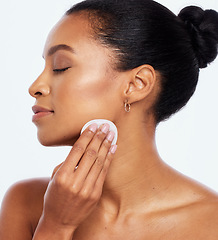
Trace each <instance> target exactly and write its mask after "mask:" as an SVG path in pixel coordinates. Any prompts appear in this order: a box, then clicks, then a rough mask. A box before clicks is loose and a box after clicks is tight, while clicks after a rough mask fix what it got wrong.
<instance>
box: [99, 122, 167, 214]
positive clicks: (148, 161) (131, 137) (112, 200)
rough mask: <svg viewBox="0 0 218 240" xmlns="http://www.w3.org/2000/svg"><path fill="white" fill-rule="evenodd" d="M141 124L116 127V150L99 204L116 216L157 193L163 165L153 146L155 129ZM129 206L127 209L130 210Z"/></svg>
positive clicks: (126, 123)
mask: <svg viewBox="0 0 218 240" xmlns="http://www.w3.org/2000/svg"><path fill="white" fill-rule="evenodd" d="M144 125H145V124H144V123H143V122H141V123H139V122H138V123H137V125H136V124H134V125H133V124H132V123H131V121H129V122H128V120H127V119H126V120H125V124H117V126H118V134H119V135H118V143H117V144H118V149H117V152H116V154H115V158H114V159H113V162H112V163H111V166H110V169H109V172H108V174H107V178H106V180H105V184H104V188H103V193H102V198H101V199H102V200H101V202H100V205H101V206H102V207H104V205H105V208H106V207H107V209H109V208H110V207H111V212H112V211H114V212H116V214H118V212H120V211H126V210H127V209H132V208H134V207H135V208H137V207H139V206H140V207H141V205H142V204H143V205H145V202H146V201H147V202H149V201H150V199H153V197H154V195H156V194H157V191H158V189H159V188H160V182H161V181H162V180H161V178H162V179H163V177H162V175H163V172H164V171H162V169H163V168H165V165H164V163H163V162H162V160H161V159H160V157H159V154H158V152H157V149H156V144H155V127H154V126H152V124H151V125H150V126H149V125H146V127H145V126H144ZM130 206H131V208H130Z"/></svg>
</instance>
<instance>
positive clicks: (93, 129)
mask: <svg viewBox="0 0 218 240" xmlns="http://www.w3.org/2000/svg"><path fill="white" fill-rule="evenodd" d="M97 129H98V125H97V124H96V123H92V124H91V125H89V130H90V131H92V132H96V130H97Z"/></svg>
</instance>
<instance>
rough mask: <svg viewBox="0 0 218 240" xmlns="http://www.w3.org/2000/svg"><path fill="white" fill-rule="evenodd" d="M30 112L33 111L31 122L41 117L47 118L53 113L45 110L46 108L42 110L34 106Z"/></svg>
mask: <svg viewBox="0 0 218 240" xmlns="http://www.w3.org/2000/svg"><path fill="white" fill-rule="evenodd" d="M32 110H33V113H34V115H33V117H32V121H33V122H35V121H37V120H38V119H40V118H42V117H45V116H48V115H51V114H53V113H54V111H53V110H51V109H47V108H44V107H41V106H38V105H34V106H33V107H32Z"/></svg>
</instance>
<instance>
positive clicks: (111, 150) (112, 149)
mask: <svg viewBox="0 0 218 240" xmlns="http://www.w3.org/2000/svg"><path fill="white" fill-rule="evenodd" d="M116 150H117V145H113V146H111V148H110V152H111V153H113V154H114V153H115V152H116Z"/></svg>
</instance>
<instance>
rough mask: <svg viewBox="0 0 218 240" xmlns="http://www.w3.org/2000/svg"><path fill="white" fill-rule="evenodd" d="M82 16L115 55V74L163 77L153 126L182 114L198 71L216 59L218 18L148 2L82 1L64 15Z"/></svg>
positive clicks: (213, 13)
mask: <svg viewBox="0 0 218 240" xmlns="http://www.w3.org/2000/svg"><path fill="white" fill-rule="evenodd" d="M81 11H85V12H87V13H88V16H89V20H90V23H91V26H92V29H93V30H94V35H95V37H96V39H98V40H99V41H101V43H102V44H104V45H105V46H107V47H110V48H112V49H113V50H114V51H115V53H116V54H117V59H118V63H117V65H116V66H117V69H118V70H120V71H126V70H130V69H133V68H136V67H138V66H140V65H143V64H149V65H151V66H153V67H154V69H155V70H156V71H158V72H159V73H160V74H161V91H160V94H159V96H158V97H157V100H156V102H155V103H154V106H153V111H154V116H155V119H156V122H157V123H159V122H161V121H163V120H165V119H167V118H169V117H170V116H171V115H172V114H173V113H175V112H177V111H178V110H180V109H181V108H182V107H183V106H185V104H186V103H187V102H188V100H189V99H190V98H191V96H192V94H193V93H194V91H195V88H196V85H197V82H198V75H199V68H204V67H206V66H207V64H208V63H210V62H212V61H213V60H214V59H215V58H216V56H217V46H218V13H217V12H216V11H214V10H206V11H204V10H202V9H201V8H199V7H195V6H190V7H186V8H184V9H183V10H182V11H181V12H180V13H179V15H178V17H177V16H176V15H175V14H173V13H172V12H171V11H170V10H168V9H167V8H165V7H164V6H162V5H160V4H159V3H157V2H155V1H152V0H86V1H83V2H81V3H78V4H76V5H74V6H73V7H72V8H71V9H69V10H68V11H67V12H66V15H70V14H72V13H76V12H81Z"/></svg>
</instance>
